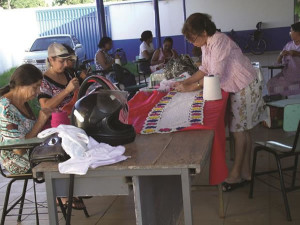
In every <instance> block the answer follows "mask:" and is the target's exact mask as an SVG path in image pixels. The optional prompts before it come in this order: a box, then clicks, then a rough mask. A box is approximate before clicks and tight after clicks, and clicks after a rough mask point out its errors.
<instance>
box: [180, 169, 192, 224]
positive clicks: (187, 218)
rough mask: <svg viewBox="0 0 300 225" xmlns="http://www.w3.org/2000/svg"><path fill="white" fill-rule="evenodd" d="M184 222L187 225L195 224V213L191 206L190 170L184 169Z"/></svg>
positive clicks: (182, 182)
mask: <svg viewBox="0 0 300 225" xmlns="http://www.w3.org/2000/svg"><path fill="white" fill-rule="evenodd" d="M181 185H182V197H183V209H184V222H185V225H192V224H193V212H192V204H191V181H190V173H189V169H184V170H183V171H182V174H181Z"/></svg>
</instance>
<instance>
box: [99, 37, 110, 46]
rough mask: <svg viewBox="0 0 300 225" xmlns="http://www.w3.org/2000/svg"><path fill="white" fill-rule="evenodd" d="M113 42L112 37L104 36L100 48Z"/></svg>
mask: <svg viewBox="0 0 300 225" xmlns="http://www.w3.org/2000/svg"><path fill="white" fill-rule="evenodd" d="M110 42H112V39H111V38H110V37H103V38H101V40H100V41H99V44H98V47H99V48H104V46H105V45H106V44H108V43H110Z"/></svg>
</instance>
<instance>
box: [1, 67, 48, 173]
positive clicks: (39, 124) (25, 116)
mask: <svg viewBox="0 0 300 225" xmlns="http://www.w3.org/2000/svg"><path fill="white" fill-rule="evenodd" d="M42 78H43V75H42V72H41V71H40V70H39V69H38V68H36V67H35V66H33V65H31V64H24V65H22V66H20V67H18V68H17V69H16V71H15V72H14V73H13V75H12V76H11V78H10V82H9V85H7V86H5V87H4V88H2V89H0V130H1V132H0V143H4V142H5V141H7V140H14V139H15V140H19V139H27V138H33V137H36V136H37V134H38V133H39V132H40V131H41V130H42V128H43V127H44V125H45V123H46V121H47V120H48V118H49V116H50V115H51V110H49V109H41V110H40V112H39V115H38V118H36V117H35V116H34V114H33V112H32V110H31V108H30V106H29V104H28V101H29V100H32V99H34V98H35V97H36V96H37V94H38V93H39V90H40V86H41V82H42ZM0 161H1V165H3V166H4V168H5V169H6V170H7V171H8V172H9V173H11V174H25V173H28V172H29V171H30V163H29V150H23V149H22V150H13V151H1V152H0Z"/></svg>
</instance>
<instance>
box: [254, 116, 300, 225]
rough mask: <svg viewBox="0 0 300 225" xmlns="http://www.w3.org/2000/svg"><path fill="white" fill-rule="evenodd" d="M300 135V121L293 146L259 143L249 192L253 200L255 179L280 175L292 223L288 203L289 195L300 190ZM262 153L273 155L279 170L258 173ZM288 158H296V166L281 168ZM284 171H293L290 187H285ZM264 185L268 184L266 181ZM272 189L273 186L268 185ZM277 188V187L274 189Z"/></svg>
mask: <svg viewBox="0 0 300 225" xmlns="http://www.w3.org/2000/svg"><path fill="white" fill-rule="evenodd" d="M299 134H300V121H299V122H298V128H297V131H296V136H295V139H294V143H293V146H288V145H285V144H282V143H279V142H275V141H266V142H257V143H256V144H257V145H258V146H257V147H255V149H254V158H253V166H252V174H251V178H252V179H251V184H250V192H249V198H253V188H254V178H255V177H257V176H261V175H266V174H271V173H278V174H279V179H280V189H279V190H281V193H282V197H283V201H284V205H285V210H286V216H287V220H289V221H291V220H292V217H291V213H290V207H289V203H288V198H287V193H288V192H291V191H294V190H297V189H300V186H295V181H296V174H297V166H298V157H299V154H300V144H299ZM260 151H265V152H268V153H270V154H272V155H273V156H274V157H275V160H276V164H277V169H276V170H271V171H263V172H256V160H257V154H258V152H260ZM287 157H294V165H293V166H291V167H288V168H282V166H281V159H284V158H287ZM283 171H292V172H293V174H292V183H291V186H290V187H286V186H285V182H284V176H283ZM264 183H266V182H265V181H264ZM267 184H268V183H267ZM268 185H269V186H271V187H274V186H272V185H271V184H268ZM274 188H276V187H274Z"/></svg>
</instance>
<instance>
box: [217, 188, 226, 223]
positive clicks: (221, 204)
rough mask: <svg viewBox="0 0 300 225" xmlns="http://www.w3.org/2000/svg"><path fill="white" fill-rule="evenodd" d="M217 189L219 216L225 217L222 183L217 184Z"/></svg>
mask: <svg viewBox="0 0 300 225" xmlns="http://www.w3.org/2000/svg"><path fill="white" fill-rule="evenodd" d="M218 191H219V217H220V218H225V214H224V198H223V189H222V184H218Z"/></svg>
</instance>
